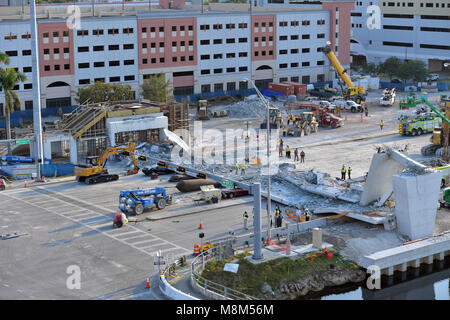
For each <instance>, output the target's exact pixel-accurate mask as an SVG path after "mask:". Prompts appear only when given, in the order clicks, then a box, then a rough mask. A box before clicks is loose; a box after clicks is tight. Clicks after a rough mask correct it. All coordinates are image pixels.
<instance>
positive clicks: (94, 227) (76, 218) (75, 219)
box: [8, 190, 190, 256]
mask: <svg viewBox="0 0 450 320" xmlns="http://www.w3.org/2000/svg"><path fill="white" fill-rule="evenodd" d="M30 191H31V190H30ZM32 191H33V192H35V193H39V194H40V195H42V196H45V197H48V198H51V199H54V198H53V197H51V194H41V193H40V192H39V191H36V190H32ZM55 193H58V194H60V193H59V192H55ZM61 195H62V196H65V197H68V198H70V199H73V200H75V201H77V202H82V203H85V204H87V205H89V206H93V207H97V208H99V209H103V210H104V209H105V208H103V207H100V206H97V205H92V204H90V203H87V202H85V201H82V200H79V199H76V198H73V197H70V196H67V195H63V194H61ZM8 196H10V197H11V198H14V199H17V200H19V201H22V202H25V203H27V204H29V205H31V206H34V207H37V208H40V209H42V210H44V211H46V212H50V213H53V214H56V215H58V216H60V217H63V218H66V219H69V220H71V221H73V222H76V223H78V224H81V225H82V226H85V227H87V228H89V229H91V230H95V231H100V230H98V229H100V228H101V227H105V226H106V225H109V224H110V223H107V224H106V223H105V224H102V225H95V224H92V223H90V222H87V221H82V220H85V219H86V218H88V216H92V219H93V218H96V217H102V216H105V215H103V214H99V213H97V212H94V211H92V210H90V209H84V210H85V212H86V213H85V214H80V215H75V216H72V217H70V216H67V213H66V212H64V213H60V212H57V211H55V208H56V207H52V208H53V209H52V208H46V207H42V206H40V205H39V204H36V203H34V202H29V201H27V200H25V199H23V198H18V197H15V196H12V195H8ZM58 200H59V201H62V202H63V203H65V204H67V203H68V202H66V201H64V200H61V199H58ZM69 204H71V203H69ZM72 205H73V204H72ZM65 214H66V215H65ZM81 217H85V218H81ZM105 217H106V216H105ZM80 218H81V219H80ZM105 219H106V218H105ZM108 219H109V218H108ZM127 228H130V231H129V232H122V233H118V234H111V233H110V231H101V233H102V234H104V235H106V236H107V237H109V238H112V239H115V240H117V241H119V242H121V243H123V244H125V245H127V246H130V247H132V248H135V249H136V250H139V251H140V252H143V253H145V254H147V255H150V256H153V255H154V252H148V251H145V250H143V249H142V248H140V247H137V246H134V244H132V243H127V242H126V241H124V240H126V239H131V238H134V237H137V236H139V235H142V236H143V235H149V234H148V233H146V232H145V231H142V230H141V229H139V228H136V227H133V226H131V225H128V226H127ZM111 231H114V230H111ZM127 231H128V230H127ZM127 233H130V235H131V233H136V234H133V235H131V237H125V238H124V239H122V238H118V237H119V236H121V235H125V234H127ZM151 236H152V237H153V238H154V239H155V240H159V241H160V243H156V244H154V245H153V246H155V245H156V246H159V247H161V246H167V245H170V246H174V247H176V248H178V249H180V250H182V251H183V252H189V253H190V251H189V250H187V249H185V248H183V247H179V246H177V245H175V244H173V243H170V242H169V241H166V240H164V239H162V238H159V237H155V236H153V235H151ZM149 241H151V240H149Z"/></svg>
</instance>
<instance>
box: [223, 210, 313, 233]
mask: <svg viewBox="0 0 450 320" xmlns="http://www.w3.org/2000/svg"><path fill="white" fill-rule="evenodd" d="M253 210H254V209H253ZM295 213H296V216H297V222H301V219H300V217H301V214H302V212H301V210H300V207H297V210H296V211H295ZM304 214H305V219H306V221H310V220H311V212H310V211H309V209H308V208H305V209H304ZM242 218H243V221H244V229H245V230H248V218H249V215H248V212H247V211H244V214H243V215H242ZM252 218H253V219H255V212H254V211H253V212H252ZM282 224H283V215H282V212H281V207H280V205H279V204H277V206H276V207H275V219H273V217H272V216H271V217H270V227H271V228H272V227H273V226H274V225H275V228H281V227H282ZM230 234H231V233H230Z"/></svg>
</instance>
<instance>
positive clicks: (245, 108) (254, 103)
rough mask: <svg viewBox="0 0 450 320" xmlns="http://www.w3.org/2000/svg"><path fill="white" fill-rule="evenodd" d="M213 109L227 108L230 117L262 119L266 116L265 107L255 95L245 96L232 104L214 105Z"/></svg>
mask: <svg viewBox="0 0 450 320" xmlns="http://www.w3.org/2000/svg"><path fill="white" fill-rule="evenodd" d="M213 110H214V111H219V110H229V116H230V117H232V118H258V119H263V118H264V117H265V116H266V108H265V106H264V105H263V104H262V102H261V100H260V99H259V98H258V96H257V95H251V96H248V97H245V98H244V100H243V101H239V102H236V103H234V104H232V105H228V106H217V107H214V108H213Z"/></svg>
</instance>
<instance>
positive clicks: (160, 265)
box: [153, 256, 166, 270]
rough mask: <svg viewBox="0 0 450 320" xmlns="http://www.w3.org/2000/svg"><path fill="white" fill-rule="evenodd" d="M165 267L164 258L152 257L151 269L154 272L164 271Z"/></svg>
mask: <svg viewBox="0 0 450 320" xmlns="http://www.w3.org/2000/svg"><path fill="white" fill-rule="evenodd" d="M165 266H166V260H165V257H162V256H156V257H153V267H154V269H155V270H161V269H164V267H165Z"/></svg>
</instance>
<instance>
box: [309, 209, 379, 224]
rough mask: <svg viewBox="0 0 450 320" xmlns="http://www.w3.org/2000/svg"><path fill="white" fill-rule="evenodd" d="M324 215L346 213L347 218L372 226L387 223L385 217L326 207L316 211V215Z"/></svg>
mask: <svg viewBox="0 0 450 320" xmlns="http://www.w3.org/2000/svg"><path fill="white" fill-rule="evenodd" d="M323 213H335V214H344V213H346V217H349V218H352V219H355V220H359V221H363V222H367V223H370V224H384V222H385V221H386V217H385V216H369V215H366V214H362V213H358V212H349V211H348V210H344V209H341V208H332V207H324V208H316V209H314V214H323Z"/></svg>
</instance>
